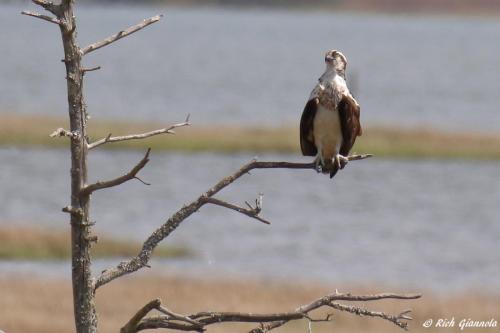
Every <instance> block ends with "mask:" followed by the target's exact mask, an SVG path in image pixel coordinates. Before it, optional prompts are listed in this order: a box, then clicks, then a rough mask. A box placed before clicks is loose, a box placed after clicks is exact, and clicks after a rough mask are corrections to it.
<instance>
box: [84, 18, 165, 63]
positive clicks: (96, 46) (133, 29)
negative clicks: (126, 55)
mask: <svg viewBox="0 0 500 333" xmlns="http://www.w3.org/2000/svg"><path fill="white" fill-rule="evenodd" d="M162 17H163V15H156V16H153V17H151V18H149V19H145V20H143V21H142V22H141V23H138V24H136V25H134V26H132V27H130V28H127V29H125V30H121V31H119V32H118V33H116V34H114V35H112V36H109V37H108V38H106V39H103V40H102V41H100V42H97V43H94V44H91V45H89V46H87V47H85V48H83V49H82V50H81V53H82V55H85V54H88V53H90V52H93V51H95V50H97V49H100V48H101V47H104V46H106V45H109V44H111V43H113V42H116V41H117V40H120V39H122V38H123V37H127V36H128V35H130V34H133V33H134V32H137V31H139V30H141V29H143V28H145V27H147V26H148V25H150V24H153V23H155V22H158V21H159V20H160V19H161V18H162Z"/></svg>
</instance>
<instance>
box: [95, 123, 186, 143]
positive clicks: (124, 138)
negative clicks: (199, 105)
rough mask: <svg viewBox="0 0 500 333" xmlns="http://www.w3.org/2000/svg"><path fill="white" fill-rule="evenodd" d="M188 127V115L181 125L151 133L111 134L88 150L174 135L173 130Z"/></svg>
mask: <svg viewBox="0 0 500 333" xmlns="http://www.w3.org/2000/svg"><path fill="white" fill-rule="evenodd" d="M189 125H191V123H190V122H189V115H188V116H187V118H186V120H185V121H184V122H182V123H178V124H174V125H171V126H170V127H167V128H162V129H159V130H155V131H151V132H146V133H142V134H132V135H124V136H111V133H110V134H108V136H106V137H105V138H103V139H100V140H97V141H95V142H93V143H91V144H89V145H88V149H92V148H95V147H99V146H100V145H103V144H105V143H111V142H120V141H127V140H140V139H145V138H149V137H151V136H155V135H160V134H175V131H174V129H176V128H178V127H183V126H189Z"/></svg>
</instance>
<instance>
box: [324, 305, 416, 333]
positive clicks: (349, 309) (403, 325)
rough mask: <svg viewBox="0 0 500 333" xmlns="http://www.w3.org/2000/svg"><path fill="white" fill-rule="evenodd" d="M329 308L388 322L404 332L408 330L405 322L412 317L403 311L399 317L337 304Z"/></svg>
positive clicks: (407, 311)
mask: <svg viewBox="0 0 500 333" xmlns="http://www.w3.org/2000/svg"><path fill="white" fill-rule="evenodd" d="M330 307H332V308H334V309H337V310H340V311H345V312H349V313H352V314H355V315H358V316H368V317H379V318H382V319H385V320H387V321H390V322H391V323H393V324H394V325H396V326H399V327H400V328H402V329H404V330H407V329H408V323H407V322H406V321H405V320H413V318H412V317H410V316H407V314H408V313H410V312H411V311H410V310H405V311H403V312H401V313H400V314H399V315H397V316H394V315H390V314H387V313H384V312H380V311H372V310H368V309H365V308H361V307H357V306H352V305H344V304H339V303H336V302H332V303H331V304H330Z"/></svg>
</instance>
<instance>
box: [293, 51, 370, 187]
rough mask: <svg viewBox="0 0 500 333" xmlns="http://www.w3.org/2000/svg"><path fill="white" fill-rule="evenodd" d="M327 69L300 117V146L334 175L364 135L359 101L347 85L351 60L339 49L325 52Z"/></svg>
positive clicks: (323, 168)
mask: <svg viewBox="0 0 500 333" xmlns="http://www.w3.org/2000/svg"><path fill="white" fill-rule="evenodd" d="M325 63H326V70H325V73H323V75H321V77H320V78H319V82H318V84H317V85H316V87H314V89H313V91H312V92H311V95H310V97H309V101H308V102H307V104H306V106H305V108H304V111H303V112H302V117H301V119H300V148H301V150H302V154H303V155H304V156H316V158H315V160H314V162H315V163H316V169H317V170H318V171H319V170H321V171H322V172H323V173H328V172H330V178H333V176H335V174H336V173H337V171H338V170H339V169H343V168H344V166H345V165H346V164H347V162H348V159H347V156H348V155H349V151H350V150H351V148H352V146H353V145H354V141H355V140H356V137H357V136H359V135H361V133H362V131H361V124H360V122H359V111H360V108H359V104H358V102H356V100H355V99H354V97H353V96H352V95H351V93H350V92H349V89H348V88H347V84H346V79H345V69H346V66H347V60H346V58H345V56H344V55H343V54H342V53H341V52H339V51H336V50H332V51H328V52H327V53H326V55H325Z"/></svg>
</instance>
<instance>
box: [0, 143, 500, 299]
mask: <svg viewBox="0 0 500 333" xmlns="http://www.w3.org/2000/svg"><path fill="white" fill-rule="evenodd" d="M140 158H142V156H141V152H103V151H96V152H93V154H92V155H91V173H90V177H91V179H93V180H97V179H101V180H102V179H109V178H111V177H115V176H117V175H118V174H119V173H122V172H125V171H127V168H128V167H127V166H129V165H132V164H133V163H135V162H136V161H138V160H140ZM250 158H251V157H250V156H247V155H236V156H230V155H214V154H194V155H189V154H187V155H184V154H161V153H153V155H152V160H151V162H150V164H148V166H147V167H146V169H144V170H143V171H141V174H140V176H141V178H142V179H144V180H145V181H148V182H151V183H152V185H151V186H144V185H143V184H141V183H140V182H138V181H132V182H129V183H126V184H125V185H124V186H122V187H120V189H116V188H114V189H109V190H104V191H100V192H98V193H96V194H95V195H93V204H94V205H93V209H92V217H93V219H95V220H96V221H97V225H96V232H97V234H108V235H113V236H116V237H121V238H125V239H134V240H142V239H144V238H145V237H146V236H147V235H149V234H150V233H151V232H152V231H153V230H154V229H155V228H156V227H157V226H159V225H160V224H161V223H162V222H163V221H165V220H166V218H167V217H168V216H169V215H171V214H172V213H173V212H175V211H176V210H177V209H179V208H180V207H181V206H182V205H183V204H184V203H188V202H189V201H191V200H193V199H195V198H196V197H197V196H198V195H199V194H201V193H202V192H203V191H205V190H207V189H208V188H209V187H211V186H212V185H214V184H215V183H216V182H217V181H218V180H219V179H220V178H222V177H223V176H225V175H228V174H229V173H231V172H233V171H235V170H237V169H238V168H239V167H240V166H241V165H243V164H244V163H246V162H247V161H248V160H249V159H250ZM261 159H262V160H289V161H296V160H302V159H300V158H298V157H296V156H289V155H277V156H274V155H266V156H261ZM0 160H1V161H2V163H1V164H0V184H2V190H1V191H0V221H4V222H5V223H9V224H10V225H16V224H19V225H21V224H23V223H35V224H37V225H42V226H47V227H55V228H66V229H68V222H67V219H68V218H67V216H66V215H65V214H63V213H61V212H60V209H61V208H62V207H63V206H65V205H67V204H68V191H69V182H68V177H67V176H69V172H68V171H69V159H68V153H67V152H64V151H59V150H50V151H40V150H32V151H21V150H16V149H0ZM485 189H487V191H486V190H485ZM259 192H263V193H264V210H263V212H262V216H263V217H265V218H267V219H269V220H270V221H272V225H271V226H267V225H264V224H261V223H259V222H257V221H255V220H252V219H249V218H248V217H245V216H241V215H239V214H237V213H235V212H233V211H229V210H225V209H223V208H219V207H203V208H202V209H201V210H200V212H199V213H196V214H194V215H193V216H192V217H190V218H189V219H188V220H186V221H185V222H184V223H183V224H182V225H181V226H180V227H179V228H178V229H177V230H176V231H175V232H174V233H173V234H172V236H171V237H170V238H168V239H167V241H166V244H173V245H182V246H187V247H188V248H190V249H192V250H193V251H194V253H195V257H193V258H190V259H187V260H176V261H161V260H160V261H155V262H154V263H153V266H154V269H153V271H154V272H184V273H186V272H188V273H189V272H191V273H200V274H219V275H221V274H222V275H224V276H227V275H231V274H234V275H236V276H245V277H249V276H250V277H270V278H274V279H290V277H293V278H296V279H303V280H317V281H325V282H339V283H342V282H343V283H349V284H356V283H360V284H363V283H379V284H385V285H389V286H391V287H397V286H401V287H407V288H415V289H419V290H421V289H427V288H430V289H434V290H439V291H441V292H448V291H456V290H462V289H471V288H472V289H479V288H481V289H482V290H491V291H495V290H498V288H499V287H500V278H499V276H500V266H499V265H498V263H499V262H500V251H498V239H499V237H500V224H499V223H498V213H497V206H498V202H500V168H498V163H496V162H464V161H446V162H444V161H439V162H438V161H432V160H427V161H397V160H378V159H372V160H366V161H357V162H352V163H351V164H350V165H349V166H348V167H347V169H346V170H344V171H342V172H341V175H339V176H338V177H336V178H335V180H334V181H330V180H329V179H328V177H326V176H323V175H316V174H315V173H314V171H312V170H255V171H253V172H252V174H251V175H250V176H245V177H243V178H241V179H240V180H239V181H237V182H236V183H235V184H233V185H232V186H231V187H229V188H227V189H226V190H224V191H223V192H222V193H220V195H219V196H218V197H219V198H222V199H225V200H228V201H230V202H232V203H235V204H243V202H244V201H245V200H248V201H251V200H253V199H254V198H255V197H256V196H257V195H258V193H259ZM113 262H114V261H100V262H98V265H97V268H96V271H99V270H100V269H102V268H104V267H107V266H109V265H110V264H112V263H113ZM68 265H69V264H68V263H52V264H49V265H47V264H36V265H35V264H31V263H30V264H23V263H8V262H7V263H6V262H4V263H1V264H0V271H4V270H7V271H11V270H18V271H25V272H30V273H31V274H32V273H33V272H38V273H39V274H58V275H60V274H68V272H69V268H68V267H69V266H68Z"/></svg>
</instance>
